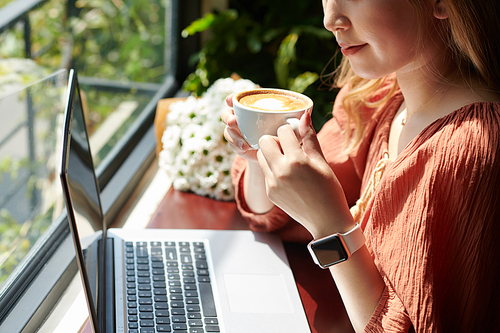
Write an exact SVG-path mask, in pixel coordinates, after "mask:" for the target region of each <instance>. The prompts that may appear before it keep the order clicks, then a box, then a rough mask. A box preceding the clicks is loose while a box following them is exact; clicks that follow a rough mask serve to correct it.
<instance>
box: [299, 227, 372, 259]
mask: <svg viewBox="0 0 500 333" xmlns="http://www.w3.org/2000/svg"><path fill="white" fill-rule="evenodd" d="M364 244H365V235H364V234H363V231H362V230H361V227H360V225H359V224H356V226H355V227H354V228H352V229H351V230H349V231H348V232H346V233H345V234H333V235H330V236H326V237H323V238H320V239H315V240H313V241H311V242H310V243H309V245H307V248H308V249H309V252H310V253H311V256H312V258H313V260H314V262H315V263H316V264H317V265H318V266H319V267H321V268H327V267H330V266H332V265H335V264H338V263H341V262H343V261H346V260H347V259H349V258H350V257H351V255H352V254H353V253H354V252H356V251H357V250H359V249H360V248H361V247H362V246H363V245H364Z"/></svg>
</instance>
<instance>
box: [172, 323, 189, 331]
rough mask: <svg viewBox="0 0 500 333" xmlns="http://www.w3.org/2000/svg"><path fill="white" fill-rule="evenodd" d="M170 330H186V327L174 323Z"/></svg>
mask: <svg viewBox="0 0 500 333" xmlns="http://www.w3.org/2000/svg"><path fill="white" fill-rule="evenodd" d="M172 328H173V329H174V330H187V325H186V324H183V323H175V324H172Z"/></svg>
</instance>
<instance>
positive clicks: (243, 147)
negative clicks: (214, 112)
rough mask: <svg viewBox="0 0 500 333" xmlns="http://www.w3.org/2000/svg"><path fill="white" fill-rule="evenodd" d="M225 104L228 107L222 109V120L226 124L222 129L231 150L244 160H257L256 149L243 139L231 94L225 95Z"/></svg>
mask: <svg viewBox="0 0 500 333" xmlns="http://www.w3.org/2000/svg"><path fill="white" fill-rule="evenodd" d="M226 104H227V105H228V106H229V107H230V109H224V111H222V115H221V118H222V121H223V122H224V124H226V128H225V129H224V137H225V138H226V140H227V141H228V142H229V145H230V146H231V148H232V149H233V151H234V152H235V153H236V154H238V155H240V156H241V157H243V158H244V159H246V160H249V161H253V162H257V150H256V149H253V148H252V147H250V145H249V144H248V143H247V142H246V141H245V139H244V138H243V136H242V135H241V132H240V129H239V128H238V124H237V123H236V117H235V115H234V110H233V109H232V107H233V94H231V95H229V96H228V97H226Z"/></svg>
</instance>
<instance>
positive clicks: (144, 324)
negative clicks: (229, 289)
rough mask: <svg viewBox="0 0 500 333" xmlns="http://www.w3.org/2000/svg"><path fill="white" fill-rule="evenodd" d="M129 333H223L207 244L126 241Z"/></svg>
mask: <svg viewBox="0 0 500 333" xmlns="http://www.w3.org/2000/svg"><path fill="white" fill-rule="evenodd" d="M125 256H126V279H127V283H126V284H127V288H126V290H127V319H128V332H130V333H156V332H173V333H204V332H220V328H219V322H218V319H217V313H216V310H215V303H214V297H213V291H212V285H211V283H210V274H209V270H208V265H207V260H206V255H205V245H204V243H203V242H126V243H125Z"/></svg>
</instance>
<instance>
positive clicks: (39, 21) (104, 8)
mask: <svg viewBox="0 0 500 333" xmlns="http://www.w3.org/2000/svg"><path fill="white" fill-rule="evenodd" d="M21 1H24V0H21ZM167 1H168V0H48V1H45V2H43V4H42V5H40V6H39V7H37V8H35V9H34V10H32V11H30V12H29V13H28V15H29V21H30V28H31V38H30V40H31V55H30V56H31V58H32V59H33V60H34V61H32V62H33V63H34V65H33V64H31V63H30V62H29V61H28V59H23V58H25V57H27V55H26V54H25V45H24V26H23V24H22V23H18V24H16V25H14V26H13V27H11V28H9V29H8V30H6V31H4V32H2V33H1V34H0V87H4V88H5V90H4V91H8V90H7V89H10V91H13V90H17V89H19V87H20V86H26V85H28V84H30V83H33V82H36V81H38V80H40V79H41V78H42V77H45V76H46V75H48V74H49V73H53V72H55V71H57V70H58V69H60V68H75V69H76V70H77V71H78V75H79V76H88V77H93V78H102V79H106V80H116V81H122V82H123V81H135V82H148V83H162V82H163V81H164V78H165V76H166V74H167V73H166V71H167V68H168V66H165V7H166V5H167ZM181 1H182V0H181ZM8 2H9V1H8V0H0V7H3V6H5V5H6V4H7V3H8ZM2 65H3V67H2ZM14 65H15V66H14ZM27 65H29V66H27ZM34 69H43V71H38V70H36V71H35V70H34ZM13 81H16V82H13ZM15 83H17V85H16V84H15ZM81 88H82V92H83V95H85V97H86V101H87V103H88V106H89V108H88V109H89V110H88V111H89V112H88V114H87V122H88V124H87V125H88V128H89V129H91V130H96V129H97V128H99V126H100V124H102V123H103V122H104V121H105V120H106V118H107V117H108V116H109V114H111V113H112V112H113V111H115V110H116V108H117V106H118V105H120V104H121V103H123V102H124V101H132V100H133V101H137V102H138V105H139V106H138V108H137V112H134V113H133V114H132V115H131V117H130V118H129V119H128V121H127V123H126V124H125V125H124V126H122V127H120V128H119V129H118V130H117V132H116V133H115V134H114V135H113V137H112V138H111V139H110V140H109V142H108V144H107V145H105V146H104V148H103V149H102V150H101V151H100V152H99V153H98V154H97V156H96V162H98V161H100V160H102V159H103V158H104V156H105V154H106V153H108V152H109V150H110V149H111V147H112V144H113V143H115V142H117V141H118V140H119V138H120V137H121V136H122V135H123V134H124V133H125V132H126V129H127V128H128V126H129V124H130V123H131V122H133V120H134V119H135V118H136V117H137V115H138V113H140V111H141V110H142V108H143V107H144V106H145V105H146V104H147V103H148V102H149V101H150V99H151V96H150V95H147V94H138V93H137V91H133V90H132V91H121V92H116V91H103V90H102V89H95V88H92V87H89V86H83V85H82V87H81ZM1 91H2V90H1V89H0V93H1ZM59 93H60V92H59ZM50 94H51V92H50V91H46V93H45V94H44V95H34V96H33V104H34V105H35V106H36V107H37V110H36V114H35V117H36V119H35V122H36V124H37V125H35V127H36V130H35V135H36V138H35V140H37V146H38V147H39V148H40V147H41V146H43V147H44V148H43V149H41V150H42V151H43V153H42V154H41V155H39V154H37V156H36V161H29V160H28V159H27V158H19V157H17V158H14V157H12V156H5V155H3V156H0V187H1V188H2V195H6V196H7V197H8V196H12V195H13V194H12V192H10V193H9V191H15V190H16V189H19V188H21V190H22V191H21V192H22V193H23V195H24V196H23V197H22V199H21V200H19V198H18V197H16V198H17V199H18V201H27V202H28V203H29V202H30V201H31V199H32V198H33V197H35V199H36V200H40V199H41V201H42V202H40V201H38V202H37V205H40V204H43V201H44V200H45V199H46V197H47V196H48V195H50V194H49V193H45V192H43V193H42V188H43V186H42V185H41V184H42V183H44V182H54V181H58V177H57V176H56V175H55V174H54V169H53V168H54V167H55V165H54V164H53V163H54V161H51V160H50V159H51V157H50V156H49V150H50V149H51V150H52V153H54V150H55V147H56V145H55V143H56V140H57V138H56V137H55V136H56V135H57V136H58V134H57V133H58V132H57V131H56V129H55V126H56V117H55V115H54V112H53V111H54V110H56V109H57V108H56V105H58V103H59V104H60V103H61V102H63V99H61V98H60V96H59V99H58V100H54V99H51V98H52V97H54V96H52V95H50ZM59 107H60V109H58V110H59V111H61V110H62V107H61V106H60V105H59ZM40 124H42V126H40ZM37 150H40V149H37ZM51 163H52V164H51ZM56 163H57V162H56ZM96 165H97V163H96ZM23 182H24V183H23ZM45 185H46V184H45ZM5 192H7V193H5ZM41 197H43V198H41ZM5 200H7V201H5ZM8 200H9V199H5V198H4V197H2V198H0V202H1V203H2V206H1V207H0V284H1V283H2V281H4V280H5V279H6V278H7V277H8V276H9V274H11V273H12V271H13V270H14V269H15V267H16V266H17V265H18V264H19V262H20V261H21V260H22V258H23V257H24V256H25V255H26V254H27V253H28V251H29V249H30V248H31V247H32V246H33V245H34V244H35V242H36V240H37V238H38V237H40V236H41V235H42V234H43V232H44V231H45V230H46V228H47V227H48V226H49V225H50V223H51V222H52V220H53V218H54V216H52V214H56V212H53V207H52V208H49V207H44V208H42V209H40V207H39V206H36V207H35V208H33V207H31V208H30V207H29V204H27V206H26V208H24V213H25V215H27V216H29V218H27V219H26V217H20V216H18V215H22V214H19V213H18V212H16V210H17V211H19V210H20V209H19V207H23V206H22V204H21V203H20V202H16V203H12V202H9V201H8ZM10 200H13V199H10ZM47 209H49V211H47ZM21 210H22V209H21Z"/></svg>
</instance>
